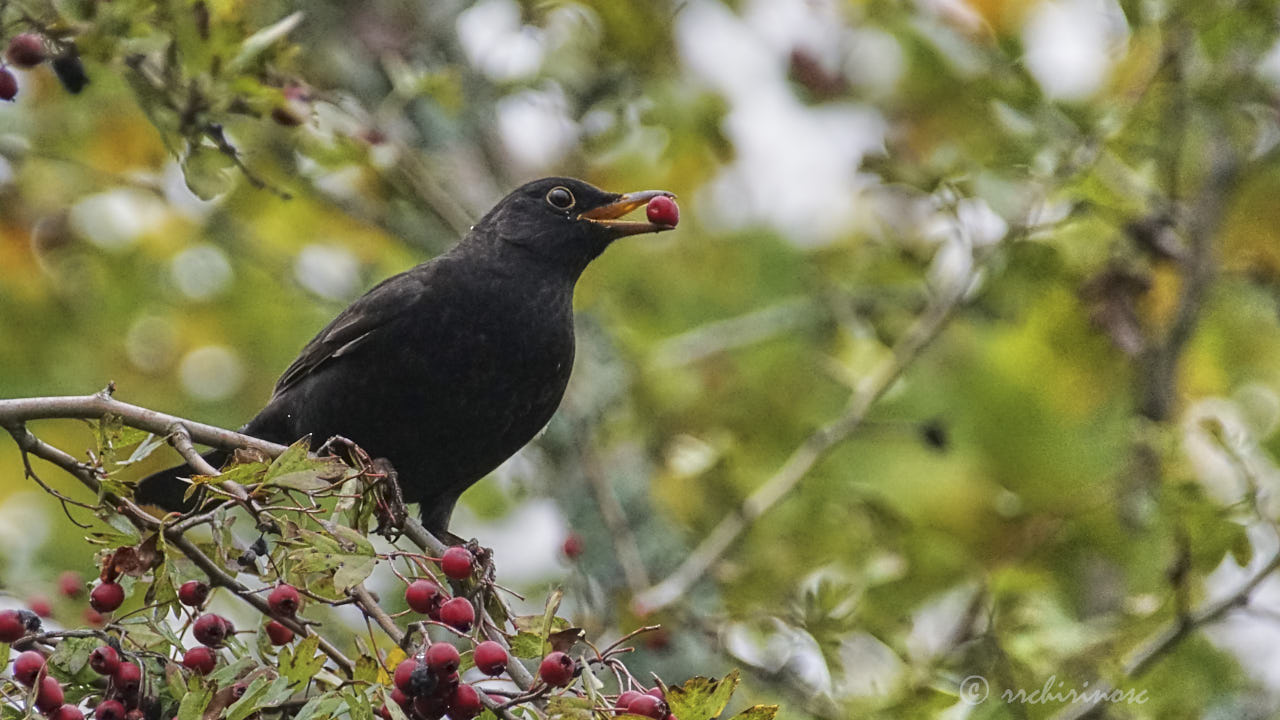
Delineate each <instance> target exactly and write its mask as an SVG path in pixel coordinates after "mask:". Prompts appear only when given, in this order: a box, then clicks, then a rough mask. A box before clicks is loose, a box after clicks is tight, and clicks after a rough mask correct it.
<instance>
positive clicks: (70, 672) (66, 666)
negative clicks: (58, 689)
mask: <svg viewBox="0 0 1280 720" xmlns="http://www.w3.org/2000/svg"><path fill="white" fill-rule="evenodd" d="M101 644H102V641H101V640H99V639H98V638H77V637H69V638H63V640H62V642H60V643H58V647H56V648H54V650H53V653H52V654H51V655H49V660H48V662H49V666H50V667H51V668H53V669H54V671H55V674H56V675H58V676H59V677H61V678H63V679H64V680H75V681H91V680H93V679H95V678H94V675H96V673H94V672H93V671H92V670H91V669H89V667H88V666H89V653H92V652H93V651H94V650H96V649H97V648H98V646H99V645H101ZM82 675H83V676H84V677H81V676H82Z"/></svg>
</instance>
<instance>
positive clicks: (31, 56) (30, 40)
mask: <svg viewBox="0 0 1280 720" xmlns="http://www.w3.org/2000/svg"><path fill="white" fill-rule="evenodd" d="M4 56H5V58H6V59H8V61H9V62H10V63H11V64H13V65H16V66H18V67H20V68H33V67H35V66H37V65H39V64H40V63H42V62H44V59H45V57H47V53H45V51H44V40H42V39H41V38H40V36H39V35H36V34H34V33H22V34H21V35H14V36H13V39H12V40H10V41H9V47H8V49H6V50H5V51H4Z"/></svg>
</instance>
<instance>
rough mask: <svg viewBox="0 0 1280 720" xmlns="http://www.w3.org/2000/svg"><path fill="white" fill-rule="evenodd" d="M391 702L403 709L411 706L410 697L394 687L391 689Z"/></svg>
mask: <svg viewBox="0 0 1280 720" xmlns="http://www.w3.org/2000/svg"><path fill="white" fill-rule="evenodd" d="M397 667H399V666H397ZM391 702H393V703H395V704H397V705H399V706H400V708H401V709H404V708H406V707H408V705H409V696H408V695H405V694H404V691H403V690H401V689H400V688H398V687H394V688H391Z"/></svg>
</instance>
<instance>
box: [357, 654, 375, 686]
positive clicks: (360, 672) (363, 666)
mask: <svg viewBox="0 0 1280 720" xmlns="http://www.w3.org/2000/svg"><path fill="white" fill-rule="evenodd" d="M381 669H382V666H381V665H379V664H378V661H377V659H375V658H374V657H373V656H372V655H361V656H360V657H359V658H357V659H356V671H355V674H354V675H353V676H352V678H351V679H352V680H355V681H356V682H367V683H371V684H376V683H377V682H378V671H379V670H381Z"/></svg>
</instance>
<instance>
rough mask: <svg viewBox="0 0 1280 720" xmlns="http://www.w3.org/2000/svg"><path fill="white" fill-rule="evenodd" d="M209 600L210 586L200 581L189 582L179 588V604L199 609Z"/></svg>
mask: <svg viewBox="0 0 1280 720" xmlns="http://www.w3.org/2000/svg"><path fill="white" fill-rule="evenodd" d="M208 599H209V586H208V585H206V584H204V583H202V582H200V581H199V580H188V581H186V582H184V583H182V586H181V587H179V588H178V602H180V603H182V604H183V605H186V606H187V607H194V608H198V607H200V606H201V605H204V601H205V600H208Z"/></svg>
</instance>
